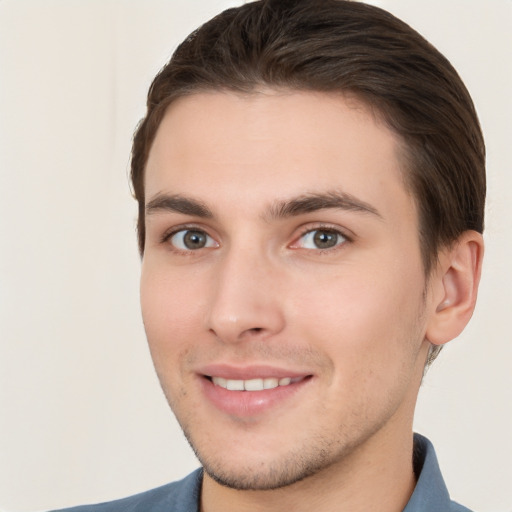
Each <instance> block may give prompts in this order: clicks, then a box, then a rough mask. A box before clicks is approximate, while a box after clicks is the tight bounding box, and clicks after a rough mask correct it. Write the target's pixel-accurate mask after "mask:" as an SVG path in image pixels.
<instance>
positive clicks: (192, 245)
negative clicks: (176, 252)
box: [183, 231, 206, 249]
mask: <svg viewBox="0 0 512 512" xmlns="http://www.w3.org/2000/svg"><path fill="white" fill-rule="evenodd" d="M183 243H184V244H185V246H186V247H187V249H201V248H202V247H204V246H205V245H206V236H205V234H204V233H201V232H200V231H187V232H186V233H185V236H184V237H183Z"/></svg>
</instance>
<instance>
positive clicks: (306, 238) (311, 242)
mask: <svg viewBox="0 0 512 512" xmlns="http://www.w3.org/2000/svg"><path fill="white" fill-rule="evenodd" d="M345 241H346V238H345V237H344V236H343V235H342V234H341V233H339V232H338V231H334V230H331V229H313V230H312V231H308V232H307V233H305V234H304V235H302V236H301V238H300V246H301V247H302V248H303V249H332V248H333V247H336V246H337V245H340V244H341V243H343V242H345Z"/></svg>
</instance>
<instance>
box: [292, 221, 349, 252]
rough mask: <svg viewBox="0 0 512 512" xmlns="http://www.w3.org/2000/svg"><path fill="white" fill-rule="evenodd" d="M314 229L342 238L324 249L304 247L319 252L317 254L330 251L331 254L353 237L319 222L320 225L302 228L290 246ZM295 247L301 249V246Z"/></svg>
mask: <svg viewBox="0 0 512 512" xmlns="http://www.w3.org/2000/svg"><path fill="white" fill-rule="evenodd" d="M315 231H320V232H322V231H323V232H326V233H332V234H335V235H337V236H339V237H341V238H342V239H343V240H342V241H338V242H337V243H336V245H334V246H333V247H328V248H325V249H321V248H316V249H305V250H307V251H314V252H315V253H319V254H327V253H331V254H332V253H333V252H335V251H338V250H340V249H341V248H342V247H343V246H344V245H345V244H347V243H350V242H352V241H353V238H352V237H351V236H348V235H347V234H346V233H345V232H344V231H342V230H341V229H339V228H337V227H333V226H330V225H325V224H320V225H317V226H314V227H310V226H309V227H306V228H304V230H303V231H302V232H301V233H300V235H299V236H298V237H297V238H296V239H295V241H294V242H293V244H292V248H295V247H293V246H294V245H297V244H298V242H299V241H300V240H301V239H302V238H304V237H305V236H306V235H307V234H309V233H314V232H315ZM297 249H301V247H297Z"/></svg>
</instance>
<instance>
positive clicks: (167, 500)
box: [54, 469, 203, 512]
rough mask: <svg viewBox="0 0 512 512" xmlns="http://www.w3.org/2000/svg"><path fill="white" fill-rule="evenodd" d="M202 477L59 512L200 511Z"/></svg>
mask: <svg viewBox="0 0 512 512" xmlns="http://www.w3.org/2000/svg"><path fill="white" fill-rule="evenodd" d="M202 478H203V473H202V470H201V469H198V470H196V471H194V472H193V473H191V474H190V475H188V476H187V477H186V478H184V479H183V480H180V481H179V482H172V483H170V484H166V485H163V486H161V487H157V488H156V489H151V490H150V491H146V492H142V493H140V494H135V495H134V496H130V497H128V498H123V499H120V500H115V501H109V502H106V503H98V504H96V505H82V506H79V507H72V508H66V509H62V510H60V511H59V512H120V511H122V512H164V511H165V512H168V511H169V510H172V511H173V512H197V511H198V503H199V492H200V489H201V482H202ZM54 512H56V511H54Z"/></svg>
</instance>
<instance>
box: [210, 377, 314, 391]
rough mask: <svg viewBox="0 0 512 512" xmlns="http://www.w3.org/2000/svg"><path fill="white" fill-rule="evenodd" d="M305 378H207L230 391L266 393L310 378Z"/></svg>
mask: <svg viewBox="0 0 512 512" xmlns="http://www.w3.org/2000/svg"><path fill="white" fill-rule="evenodd" d="M310 377H311V376H310V375H308V376H305V377H293V378H292V377H283V378H280V379H278V378H274V377H270V378H264V379H263V378H262V379H247V380H240V379H225V378H224V377H210V376H208V377H207V378H208V379H209V380H210V381H211V382H213V384H215V385H216V386H219V387H221V388H224V389H227V390H228V391H264V390H266V389H275V388H277V387H284V386H289V385H290V384H295V383H297V382H301V381H303V380H306V379H308V378H310Z"/></svg>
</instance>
